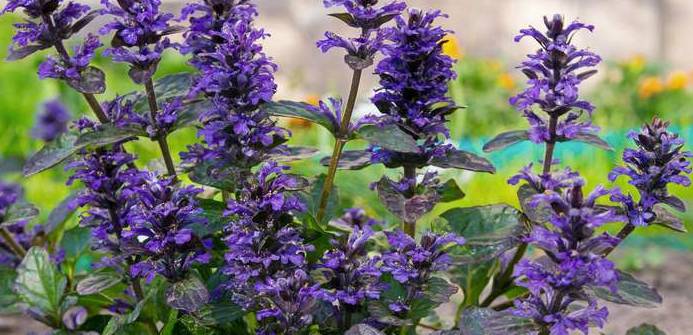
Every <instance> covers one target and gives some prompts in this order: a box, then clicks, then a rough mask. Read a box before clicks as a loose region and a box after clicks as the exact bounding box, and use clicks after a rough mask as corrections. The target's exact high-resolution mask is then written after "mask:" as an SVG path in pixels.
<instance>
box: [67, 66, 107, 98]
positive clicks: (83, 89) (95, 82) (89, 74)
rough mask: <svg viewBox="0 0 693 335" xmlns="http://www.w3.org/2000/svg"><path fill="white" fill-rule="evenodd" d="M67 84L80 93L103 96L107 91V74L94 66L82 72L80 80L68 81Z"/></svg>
mask: <svg viewBox="0 0 693 335" xmlns="http://www.w3.org/2000/svg"><path fill="white" fill-rule="evenodd" d="M67 83H68V84H69V85H70V86H71V87H72V88H74V89H75V90H77V92H80V93H87V94H101V93H103V92H105V91H106V74H104V73H103V71H101V70H100V69H98V68H95V67H93V66H90V67H87V68H86V69H84V70H82V73H81V74H80V76H79V78H78V79H71V78H69V79H67Z"/></svg>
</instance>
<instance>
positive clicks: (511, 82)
mask: <svg viewBox="0 0 693 335" xmlns="http://www.w3.org/2000/svg"><path fill="white" fill-rule="evenodd" d="M498 86H500V87H502V88H504V89H506V90H508V91H511V90H513V89H514V88H515V79H514V78H513V76H512V75H510V73H507V72H506V73H503V74H501V75H500V76H499V77H498Z"/></svg>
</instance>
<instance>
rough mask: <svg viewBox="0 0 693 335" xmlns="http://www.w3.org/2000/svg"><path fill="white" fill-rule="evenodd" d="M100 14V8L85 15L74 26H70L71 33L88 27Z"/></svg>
mask: <svg viewBox="0 0 693 335" xmlns="http://www.w3.org/2000/svg"><path fill="white" fill-rule="evenodd" d="M98 16H99V11H98V10H93V11H91V12H89V13H87V15H84V16H83V17H82V18H81V19H79V20H77V22H75V23H74V24H73V25H72V27H70V35H73V34H76V33H78V32H80V31H81V30H82V29H83V28H84V27H86V26H87V25H88V24H89V23H90V22H91V21H93V20H94V19H95V18H96V17H98Z"/></svg>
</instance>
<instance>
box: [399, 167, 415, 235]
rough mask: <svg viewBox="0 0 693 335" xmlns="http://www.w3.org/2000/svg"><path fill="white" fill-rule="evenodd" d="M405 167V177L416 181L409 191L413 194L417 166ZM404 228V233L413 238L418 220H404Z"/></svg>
mask: <svg viewBox="0 0 693 335" xmlns="http://www.w3.org/2000/svg"><path fill="white" fill-rule="evenodd" d="M403 168H404V178H405V179H407V180H414V183H413V184H412V185H411V187H410V188H409V193H411V196H413V195H414V193H415V192H416V166H414V165H405V166H404V167H403ZM402 230H404V233H405V234H407V235H409V236H411V237H412V238H413V237H416V221H414V222H411V221H407V220H404V221H402Z"/></svg>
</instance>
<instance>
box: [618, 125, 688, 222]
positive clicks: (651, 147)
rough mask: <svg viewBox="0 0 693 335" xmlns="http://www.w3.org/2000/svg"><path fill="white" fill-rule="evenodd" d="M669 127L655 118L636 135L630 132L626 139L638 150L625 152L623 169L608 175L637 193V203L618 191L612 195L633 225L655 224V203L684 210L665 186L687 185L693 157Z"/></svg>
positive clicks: (679, 200) (681, 203)
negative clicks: (622, 179) (625, 182)
mask: <svg viewBox="0 0 693 335" xmlns="http://www.w3.org/2000/svg"><path fill="white" fill-rule="evenodd" d="M668 127H669V122H664V121H662V120H660V119H658V118H655V119H654V120H653V121H652V123H650V124H645V125H644V126H643V127H642V129H641V130H640V132H639V133H636V132H633V133H631V134H630V135H629V137H630V138H631V139H633V142H635V144H636V145H637V148H636V149H630V148H628V149H625V150H624V152H623V162H624V163H625V166H619V167H616V168H615V169H614V170H613V171H611V173H610V174H609V179H610V180H611V181H614V180H616V179H617V178H618V177H619V176H621V175H623V176H626V177H628V178H629V179H630V180H629V181H628V183H629V184H631V185H633V186H635V188H636V189H637V190H638V193H639V194H640V200H639V201H637V202H636V201H635V200H634V199H633V197H632V196H631V195H626V194H623V193H622V192H621V191H620V190H615V191H614V192H613V194H612V196H611V200H612V201H616V202H620V203H621V204H622V205H623V207H624V209H625V210H626V213H627V215H628V219H629V221H630V223H631V224H633V225H635V226H646V225H648V224H649V223H651V222H652V221H654V220H655V219H656V214H655V212H654V210H655V205H657V204H665V205H669V206H671V207H672V208H674V209H676V210H679V211H685V209H686V207H685V205H684V203H683V201H682V200H681V199H679V198H677V197H675V196H672V195H669V192H668V190H667V187H668V185H670V184H678V185H682V186H686V187H687V186H690V184H691V181H690V178H689V177H688V174H690V173H691V162H690V158H691V157H693V154H692V153H691V152H690V151H684V150H683V145H684V141H683V139H681V138H680V137H679V135H678V134H675V133H672V132H670V131H669V130H668Z"/></svg>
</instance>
